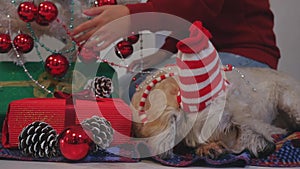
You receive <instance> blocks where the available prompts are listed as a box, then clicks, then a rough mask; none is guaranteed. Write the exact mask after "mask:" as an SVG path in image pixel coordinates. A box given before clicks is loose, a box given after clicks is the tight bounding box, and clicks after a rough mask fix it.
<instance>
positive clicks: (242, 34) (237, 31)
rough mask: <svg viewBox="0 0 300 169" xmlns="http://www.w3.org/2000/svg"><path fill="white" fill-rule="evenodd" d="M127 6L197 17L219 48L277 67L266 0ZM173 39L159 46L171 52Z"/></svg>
mask: <svg viewBox="0 0 300 169" xmlns="http://www.w3.org/2000/svg"><path fill="white" fill-rule="evenodd" d="M127 7H128V8H129V10H130V12H131V14H134V13H140V12H163V13H168V14H172V15H176V16H178V17H181V18H183V19H185V20H187V21H189V22H191V23H193V22H194V21H197V20H198V21H201V22H202V23H203V25H204V26H205V27H206V28H207V29H208V30H209V31H210V32H211V34H212V36H213V38H212V39H211V41H212V43H213V44H214V46H215V47H216V49H217V50H218V51H219V52H230V53H234V54H238V55H242V56H245V57H248V58H251V59H254V60H257V61H260V62H263V63H266V64H268V65H269V66H270V67H272V68H274V69H276V68H277V65H278V60H279V58H280V52H279V49H278V47H277V46H276V39H275V35H274V32H273V26H274V16H273V13H272V11H271V10H270V4H269V1H268V0H148V2H147V3H140V4H128V5H127ZM176 43H177V42H176V41H175V40H174V39H170V38H168V39H167V41H166V43H165V45H164V46H163V48H164V49H167V50H169V51H171V52H173V53H175V52H176Z"/></svg>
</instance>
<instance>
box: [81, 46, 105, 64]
mask: <svg viewBox="0 0 300 169" xmlns="http://www.w3.org/2000/svg"><path fill="white" fill-rule="evenodd" d="M78 57H79V59H80V60H81V61H82V62H83V63H85V64H89V63H95V62H96V61H97V60H98V59H99V58H100V56H99V52H96V51H94V50H92V49H89V48H84V47H83V48H81V50H80V53H79V55H78Z"/></svg>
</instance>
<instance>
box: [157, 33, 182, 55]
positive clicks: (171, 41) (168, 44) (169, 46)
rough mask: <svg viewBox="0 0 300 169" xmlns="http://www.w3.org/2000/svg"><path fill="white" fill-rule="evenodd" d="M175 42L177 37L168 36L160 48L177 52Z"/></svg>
mask: <svg viewBox="0 0 300 169" xmlns="http://www.w3.org/2000/svg"><path fill="white" fill-rule="evenodd" d="M177 42H178V40H177V39H175V38H172V37H170V36H168V37H167V38H166V40H165V43H164V44H163V45H162V47H161V48H160V49H163V50H166V51H169V52H171V53H177V51H178V50H177V47H176V44H177Z"/></svg>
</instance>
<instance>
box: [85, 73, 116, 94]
mask: <svg viewBox="0 0 300 169" xmlns="http://www.w3.org/2000/svg"><path fill="white" fill-rule="evenodd" d="M85 88H86V89H90V90H91V91H92V92H93V93H95V96H96V97H100V98H109V97H110V95H111V93H112V92H113V85H112V80H111V79H110V78H107V77H105V76H100V77H95V78H94V79H92V80H89V81H88V83H87V85H86V87H85Z"/></svg>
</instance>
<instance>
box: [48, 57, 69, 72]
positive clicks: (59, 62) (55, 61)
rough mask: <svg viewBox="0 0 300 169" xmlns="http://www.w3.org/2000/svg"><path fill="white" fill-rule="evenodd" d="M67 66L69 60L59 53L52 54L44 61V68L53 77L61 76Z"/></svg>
mask: <svg viewBox="0 0 300 169" xmlns="http://www.w3.org/2000/svg"><path fill="white" fill-rule="evenodd" d="M68 68H69V61H68V60H67V58H66V57H65V56H63V55H61V54H52V55H50V56H48V58H47V59H46V61H45V70H46V71H47V72H48V73H49V74H50V75H52V76H53V77H63V76H64V75H65V74H66V73H67V71H68Z"/></svg>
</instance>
